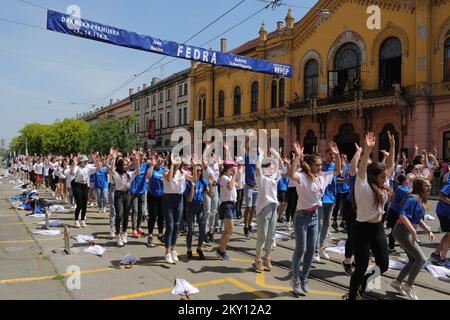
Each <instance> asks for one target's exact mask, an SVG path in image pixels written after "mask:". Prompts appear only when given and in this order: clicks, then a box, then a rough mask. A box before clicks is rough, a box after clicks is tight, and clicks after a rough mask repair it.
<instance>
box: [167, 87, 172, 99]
mask: <svg viewBox="0 0 450 320" xmlns="http://www.w3.org/2000/svg"><path fill="white" fill-rule="evenodd" d="M170 100H171V97H170V89H168V90H167V101H170Z"/></svg>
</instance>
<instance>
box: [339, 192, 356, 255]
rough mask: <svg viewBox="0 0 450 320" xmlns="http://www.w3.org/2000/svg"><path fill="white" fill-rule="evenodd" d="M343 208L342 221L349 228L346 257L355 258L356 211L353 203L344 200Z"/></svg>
mask: <svg viewBox="0 0 450 320" xmlns="http://www.w3.org/2000/svg"><path fill="white" fill-rule="evenodd" d="M343 201H344V202H343V206H342V219H343V220H344V221H345V224H346V226H347V241H346V242H345V257H346V258H347V259H350V258H351V257H353V251H354V250H353V242H354V239H353V237H354V227H355V224H356V211H355V209H354V208H353V202H351V201H349V200H348V199H347V198H344V200H343Z"/></svg>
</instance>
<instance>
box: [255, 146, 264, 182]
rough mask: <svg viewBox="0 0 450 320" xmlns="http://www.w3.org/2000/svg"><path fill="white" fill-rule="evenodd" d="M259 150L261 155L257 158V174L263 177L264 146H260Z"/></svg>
mask: <svg viewBox="0 0 450 320" xmlns="http://www.w3.org/2000/svg"><path fill="white" fill-rule="evenodd" d="M258 150H259V157H257V158H256V162H255V166H256V171H255V176H256V177H261V176H262V168H261V159H263V158H264V151H263V149H262V148H259V149H258Z"/></svg>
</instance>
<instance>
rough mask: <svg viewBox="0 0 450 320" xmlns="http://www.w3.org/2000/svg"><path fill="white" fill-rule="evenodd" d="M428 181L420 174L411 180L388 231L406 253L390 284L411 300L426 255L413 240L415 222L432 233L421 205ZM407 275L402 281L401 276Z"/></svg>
mask: <svg viewBox="0 0 450 320" xmlns="http://www.w3.org/2000/svg"><path fill="white" fill-rule="evenodd" d="M430 188H431V184H430V182H428V181H427V180H425V179H424V178H416V179H415V180H414V182H413V190H412V193H411V195H409V196H408V197H407V199H406V201H405V202H404V204H403V206H402V209H401V210H400V212H399V217H400V218H399V219H398V221H397V224H396V225H395V226H394V230H393V231H392V233H393V235H394V238H395V240H397V241H398V242H399V243H400V245H401V246H402V247H403V249H404V250H405V252H406V254H407V255H408V263H407V264H406V265H405V266H404V267H403V269H402V270H401V271H400V274H399V275H398V277H397V279H396V280H394V281H393V282H392V284H391V286H392V287H393V288H394V289H395V290H397V292H399V293H400V294H401V295H403V296H408V297H409V298H410V299H412V300H419V298H418V297H417V295H416V293H415V291H414V282H415V280H416V278H417V275H418V274H419V272H420V270H421V269H422V267H423V266H424V265H425V263H426V260H427V259H426V257H425V255H424V253H423V251H422V249H421V248H420V247H419V245H418V244H417V232H416V229H417V226H418V225H420V227H421V228H422V229H423V230H425V231H426V232H428V236H429V238H430V240H431V241H432V242H433V241H434V234H433V232H432V231H431V228H430V227H429V226H427V225H426V224H425V222H424V221H423V218H424V216H425V207H426V206H427V201H428V195H429V194H430ZM407 276H408V280H407V281H406V284H404V285H403V284H402V282H403V280H404V279H405V278H406V277H407Z"/></svg>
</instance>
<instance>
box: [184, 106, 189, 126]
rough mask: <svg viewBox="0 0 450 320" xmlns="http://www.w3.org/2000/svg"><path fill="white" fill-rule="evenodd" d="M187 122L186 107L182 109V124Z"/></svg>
mask: <svg viewBox="0 0 450 320" xmlns="http://www.w3.org/2000/svg"><path fill="white" fill-rule="evenodd" d="M187 123H188V118H187V108H184V109H183V124H185V125H186V124H187Z"/></svg>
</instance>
